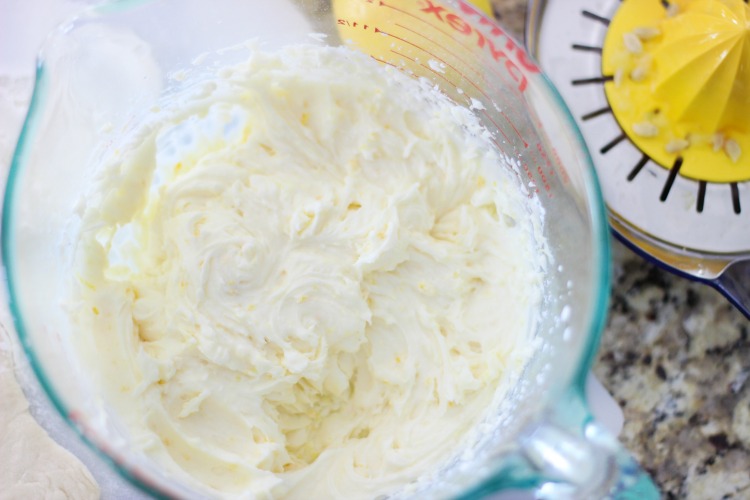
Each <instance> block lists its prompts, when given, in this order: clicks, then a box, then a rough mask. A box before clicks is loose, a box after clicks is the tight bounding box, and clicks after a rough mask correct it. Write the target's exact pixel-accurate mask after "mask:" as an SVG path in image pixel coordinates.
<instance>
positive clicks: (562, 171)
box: [537, 146, 570, 184]
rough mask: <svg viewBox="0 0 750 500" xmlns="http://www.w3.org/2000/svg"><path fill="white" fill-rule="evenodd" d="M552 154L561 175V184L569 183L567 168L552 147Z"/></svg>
mask: <svg viewBox="0 0 750 500" xmlns="http://www.w3.org/2000/svg"><path fill="white" fill-rule="evenodd" d="M537 147H539V146H537ZM552 156H554V157H555V160H556V161H557V166H558V167H560V176H561V177H562V181H563V184H569V183H570V176H569V175H568V170H567V169H566V168H565V164H564V163H563V161H562V159H560V154H559V153H558V152H557V149H555V148H552Z"/></svg>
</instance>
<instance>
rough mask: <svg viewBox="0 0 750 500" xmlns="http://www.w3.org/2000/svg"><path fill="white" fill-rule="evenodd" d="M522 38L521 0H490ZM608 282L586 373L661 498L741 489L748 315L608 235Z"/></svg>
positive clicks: (749, 363) (734, 493) (746, 433)
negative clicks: (614, 407) (604, 314)
mask: <svg viewBox="0 0 750 500" xmlns="http://www.w3.org/2000/svg"><path fill="white" fill-rule="evenodd" d="M493 4H494V6H495V10H496V14H497V16H498V17H499V19H500V22H501V23H502V24H503V25H504V26H505V27H506V28H508V30H509V31H511V32H512V33H514V34H515V35H516V36H517V38H518V39H519V40H521V39H522V38H523V36H522V33H523V27H524V18H525V14H526V1H525V0H493ZM613 243H614V245H613V250H614V252H613V254H614V259H613V260H614V261H613V272H614V276H613V277H614V280H613V283H614V286H613V290H612V299H611V306H610V311H609V320H608V325H607V328H606V330H605V332H604V334H603V336H602V342H601V348H600V351H599V357H598V360H597V362H596V365H595V366H594V373H595V374H596V376H597V377H598V378H599V380H600V381H601V382H602V384H603V385H604V386H605V387H606V388H607V390H608V391H610V393H611V394H612V395H613V396H614V398H615V399H616V400H617V401H618V402H619V404H620V406H621V407H622V409H623V412H624V414H625V427H624V429H623V431H622V434H621V435H620V440H621V441H622V442H623V444H624V445H625V446H626V447H627V448H628V449H629V450H631V451H632V452H633V454H634V455H635V457H636V458H637V459H638V461H639V462H640V463H641V464H642V465H643V466H644V467H645V468H646V470H648V472H649V473H650V474H651V476H652V477H653V478H654V480H655V481H656V483H657V485H658V486H659V488H660V489H661V490H662V492H663V495H664V497H665V498H696V499H704V498H716V499H718V498H750V383H749V382H748V379H749V378H750V341H749V340H748V331H749V330H750V323H749V322H748V321H747V320H746V319H745V318H744V317H743V316H742V315H741V314H740V313H739V312H738V311H736V310H735V309H734V308H733V307H732V306H731V305H729V303H728V302H727V301H726V299H724V297H723V296H721V295H720V294H719V293H718V292H716V291H715V290H713V289H712V288H710V287H708V286H705V285H702V284H698V283H693V282H690V281H688V280H686V279H683V278H679V277H676V276H674V275H672V274H670V273H667V272H665V271H663V270H661V269H659V268H657V267H655V266H653V265H652V264H649V263H647V262H645V261H644V260H643V259H641V258H640V257H638V256H636V255H634V254H633V253H632V252H630V251H629V250H628V249H627V248H625V247H624V246H622V245H621V244H619V243H617V242H613Z"/></svg>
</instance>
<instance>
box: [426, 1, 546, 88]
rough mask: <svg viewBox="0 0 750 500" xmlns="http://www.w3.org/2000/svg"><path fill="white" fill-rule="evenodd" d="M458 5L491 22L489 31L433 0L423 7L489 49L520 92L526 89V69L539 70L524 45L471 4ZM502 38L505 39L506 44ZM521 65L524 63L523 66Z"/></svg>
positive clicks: (487, 22) (459, 32)
mask: <svg viewBox="0 0 750 500" xmlns="http://www.w3.org/2000/svg"><path fill="white" fill-rule="evenodd" d="M459 7H460V8H461V12H462V13H464V14H466V15H467V16H471V17H476V18H477V21H478V22H479V25H480V26H482V25H484V26H488V27H489V28H490V32H489V34H485V33H483V32H482V31H479V29H477V28H475V27H474V25H472V24H471V23H469V22H468V21H466V20H465V19H463V18H462V17H460V16H458V15H456V14H454V13H452V12H450V11H449V10H448V9H446V8H445V7H443V6H442V5H436V4H434V3H433V2H432V0H422V2H421V6H420V10H421V11H422V12H423V13H425V14H429V15H430V16H431V17H433V19H437V20H439V21H440V22H441V23H443V24H447V25H448V26H450V27H451V28H452V29H453V30H454V31H455V32H456V33H458V34H460V35H461V36H464V37H466V38H469V39H471V40H472V41H473V43H475V44H476V45H477V47H479V48H480V49H484V50H487V51H489V53H490V55H491V56H492V58H493V59H494V60H495V61H497V62H498V63H499V64H502V65H504V66H505V69H506V71H507V72H508V74H509V75H510V77H511V78H512V79H513V81H515V82H516V83H517V84H518V90H520V91H521V92H523V91H524V90H526V86H527V85H528V81H527V79H526V75H524V71H523V70H525V71H528V72H530V73H539V68H538V67H537V66H536V65H535V64H534V63H532V62H531V61H529V59H528V56H527V55H526V52H525V51H524V50H523V48H521V47H519V46H518V45H517V44H516V43H515V42H514V41H513V39H511V38H510V37H509V36H508V35H506V34H505V32H504V31H503V30H501V29H500V28H499V27H498V26H497V25H496V24H494V23H492V22H491V21H489V20H488V19H487V18H486V17H485V16H484V15H483V14H481V13H480V12H477V11H476V10H475V9H474V8H473V7H471V6H470V5H468V4H466V3H464V2H459ZM490 36H492V37H493V38H494V40H493V38H490ZM499 42H504V47H503V45H501V44H500V43H499ZM496 43H497V45H496ZM501 47H502V48H501ZM506 51H507V52H506ZM508 52H510V53H511V54H513V56H514V59H515V61H514V60H513V59H511V58H510V57H509V56H508ZM516 62H517V63H518V64H516ZM518 65H520V66H521V67H523V70H521V68H519V66H518Z"/></svg>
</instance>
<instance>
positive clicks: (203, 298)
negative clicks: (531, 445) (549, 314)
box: [70, 45, 543, 498]
mask: <svg viewBox="0 0 750 500" xmlns="http://www.w3.org/2000/svg"><path fill="white" fill-rule="evenodd" d="M539 210H540V209H538V208H536V206H535V205H534V202H533V200H529V199H528V198H527V196H526V195H525V194H524V193H523V192H522V188H521V187H520V184H519V182H518V180H517V179H516V177H515V174H514V172H513V171H512V169H511V167H510V166H509V164H508V162H507V161H506V160H505V159H504V157H503V156H502V155H501V154H500V152H498V151H497V149H496V148H495V147H494V146H493V145H492V142H491V137H490V135H489V133H488V132H487V131H486V130H485V129H484V128H483V127H482V126H481V124H480V123H479V121H478V120H477V118H476V117H475V116H474V115H473V114H472V113H471V112H470V111H469V110H467V109H465V108H463V107H461V106H458V105H456V104H455V103H452V102H451V101H450V100H448V99H447V98H446V97H444V96H443V95H441V94H440V93H439V92H438V91H437V90H435V89H433V88H431V87H430V85H428V84H427V83H426V82H425V81H423V80H416V79H412V78H410V77H409V76H408V75H405V74H402V73H400V72H399V71H397V70H394V69H393V68H386V67H382V66H380V65H379V64H378V63H376V62H375V61H372V60H371V59H369V58H367V57H365V56H364V55H362V54H358V53H355V52H353V51H351V50H349V49H345V48H330V47H319V46H313V45H310V46H305V45H300V46H294V47H287V48H285V49H282V50H280V51H276V52H269V53H264V52H261V51H256V52H254V53H253V54H252V57H251V58H250V59H249V60H248V61H247V62H246V63H243V64H241V65H238V66H236V67H233V68H225V69H223V70H221V71H220V72H219V74H217V76H216V77H215V79H213V80H211V81H207V82H204V83H203V84H202V87H201V90H200V91H199V92H193V93H192V94H191V97H189V98H185V97H182V98H180V99H179V100H173V101H172V102H171V105H170V104H165V106H163V109H162V110H161V111H160V112H159V113H156V114H155V117H153V118H152V119H150V120H146V121H145V122H144V124H142V126H141V128H140V129H139V131H138V133H137V134H136V136H135V137H134V138H131V141H130V143H129V145H127V146H126V147H122V148H120V151H119V153H118V154H117V155H116V156H114V157H113V158H112V159H111V161H110V163H109V164H107V165H105V166H104V167H103V168H102V169H101V172H100V175H99V176H98V178H97V180H96V183H95V186H94V188H93V189H92V191H91V192H90V193H89V194H88V195H87V197H86V200H85V206H84V207H83V208H82V211H81V227H80V232H78V233H77V236H76V240H77V241H76V252H75V262H74V263H73V265H72V273H73V275H74V276H75V278H74V284H73V287H72V292H71V297H70V303H71V304H70V311H71V317H72V321H73V324H74V326H75V331H76V332H77V333H76V336H77V342H78V347H79V351H80V352H81V355H82V358H83V363H84V364H85V365H86V366H87V368H88V369H89V370H90V371H91V373H92V378H93V379H94V380H95V381H96V385H97V390H98V391H99V392H100V394H101V397H102V400H103V401H104V403H105V404H106V406H107V407H109V408H110V409H111V410H112V411H113V413H114V414H115V415H116V416H117V418H118V419H119V421H121V423H122V425H123V426H124V427H125V428H126V429H127V431H128V433H129V435H130V436H131V438H132V441H133V443H134V445H135V446H137V447H139V448H140V449H142V450H143V451H144V452H146V453H147V454H148V455H149V456H151V457H153V458H154V459H155V460H156V461H157V462H159V463H161V464H163V466H164V467H165V468H166V469H167V470H169V471H171V472H172V473H173V474H174V475H176V476H177V477H179V478H180V479H181V480H183V481H185V482H187V483H188V484H192V485H193V486H198V487H201V488H203V489H204V490H206V489H207V490H209V491H213V492H214V493H219V494H221V495H224V496H237V495H250V496H252V495H255V496H258V497H288V498H337V497H338V498H373V497H376V496H378V495H381V494H389V493H393V492H395V491H398V490H399V489H401V488H403V487H404V486H405V485H407V484H408V483H409V482H411V481H414V480H416V479H417V478H419V477H420V476H422V475H424V474H427V473H429V472H431V471H434V470H435V469H436V468H437V467H438V466H439V465H440V464H441V463H444V462H445V461H447V460H448V459H450V458H451V457H452V456H454V455H455V453H457V451H458V450H460V448H461V446H462V444H464V443H465V442H466V439H467V436H468V435H469V434H470V433H471V432H472V430H473V429H475V428H476V426H477V425H478V424H479V423H480V422H482V421H483V420H484V419H485V418H486V417H487V415H488V414H489V413H491V412H492V411H493V408H494V409H496V408H497V404H498V401H500V400H502V395H503V393H504V391H507V390H508V388H509V387H510V386H511V385H512V384H513V383H514V382H515V380H516V379H517V377H518V374H519V372H520V370H521V369H522V368H523V366H524V365H525V363H526V362H527V361H528V359H529V357H530V356H531V355H532V352H533V338H532V336H533V328H534V317H535V316H536V315H537V313H538V311H537V309H538V307H539V302H540V297H541V281H542V271H541V270H542V267H543V257H542V255H543V252H542V250H541V248H542V247H543V242H540V241H539V237H537V236H535V234H539V231H538V226H539V224H540V221H541V218H540V217H541V216H540V213H539ZM535 228H536V229H537V230H536V231H535Z"/></svg>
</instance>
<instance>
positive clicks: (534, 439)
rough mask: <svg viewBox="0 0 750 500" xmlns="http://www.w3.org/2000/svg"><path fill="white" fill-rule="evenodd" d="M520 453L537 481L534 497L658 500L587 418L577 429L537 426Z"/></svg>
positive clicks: (630, 463)
mask: <svg viewBox="0 0 750 500" xmlns="http://www.w3.org/2000/svg"><path fill="white" fill-rule="evenodd" d="M522 453H523V454H524V455H525V457H526V459H527V460H528V462H529V463H530V464H531V465H532V466H533V467H534V468H535V469H536V470H537V471H538V472H539V474H540V476H541V478H542V479H541V481H540V483H541V484H540V486H539V489H538V490H537V492H536V497H537V498H550V499H552V498H555V499H559V498H571V499H572V498H582V499H583V498H592V499H599V498H611V499H616V500H630V499H639V500H651V499H653V500H657V499H658V498H659V492H658V490H657V489H656V486H654V483H653V482H652V481H651V478H649V476H648V474H646V473H645V472H644V471H643V469H641V467H640V466H639V465H638V463H637V462H636V461H635V460H634V459H633V457H632V456H631V455H630V453H628V452H627V451H626V450H625V448H623V446H622V445H621V444H620V443H619V442H618V441H617V439H616V438H615V437H614V436H612V435H611V434H610V433H609V432H608V431H606V430H605V429H604V428H603V427H602V426H601V425H600V424H599V423H597V422H596V421H595V420H593V419H590V420H589V421H588V422H587V423H586V424H585V425H584V426H583V427H582V428H580V429H578V430H574V429H570V428H567V427H565V426H563V425H561V424H559V423H551V422H543V423H541V424H540V425H538V426H537V427H536V428H535V429H533V430H532V431H531V432H530V433H529V434H528V436H527V437H526V438H525V439H524V441H523V444H522Z"/></svg>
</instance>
